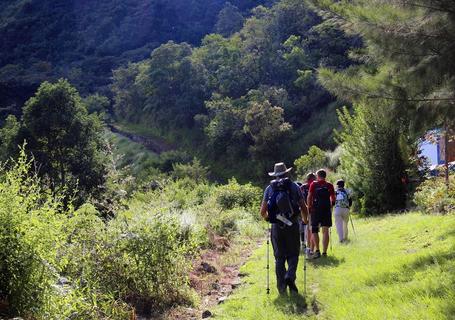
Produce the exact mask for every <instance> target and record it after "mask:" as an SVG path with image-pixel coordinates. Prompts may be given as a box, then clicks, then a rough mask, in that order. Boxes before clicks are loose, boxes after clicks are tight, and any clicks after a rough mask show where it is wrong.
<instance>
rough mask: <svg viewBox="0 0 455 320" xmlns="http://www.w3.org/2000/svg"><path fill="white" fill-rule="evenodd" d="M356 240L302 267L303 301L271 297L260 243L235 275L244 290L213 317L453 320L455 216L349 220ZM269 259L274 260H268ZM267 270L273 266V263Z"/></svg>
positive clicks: (299, 278)
mask: <svg viewBox="0 0 455 320" xmlns="http://www.w3.org/2000/svg"><path fill="white" fill-rule="evenodd" d="M354 223H355V228H356V232H357V235H356V236H354V237H353V239H352V240H351V242H350V243H349V244H347V245H340V244H335V243H334V245H333V250H332V251H330V250H329V255H328V257H327V258H325V259H324V258H321V259H319V260H315V261H313V262H308V271H307V277H308V278H307V285H308V289H307V291H308V293H307V297H306V298H305V297H304V296H303V291H304V290H303V288H304V283H303V256H301V260H300V264H299V271H298V275H297V286H298V287H299V290H300V293H299V294H298V295H296V296H293V297H289V296H282V297H279V296H278V292H277V291H276V289H275V282H274V281H275V280H274V279H275V277H274V274H273V272H274V270H273V266H272V270H271V277H270V279H271V282H272V283H271V288H272V290H271V294H270V295H269V296H268V295H266V245H265V244H264V245H263V246H262V247H261V248H260V249H258V250H257V251H256V252H255V253H254V254H253V256H252V257H251V259H250V260H249V261H248V263H247V264H246V265H245V266H244V267H243V269H241V272H242V273H244V274H246V277H245V278H244V279H243V285H242V286H241V287H240V289H238V290H237V291H236V292H235V293H234V294H233V295H232V296H230V297H229V299H228V300H227V301H226V302H225V303H224V304H221V305H220V306H219V307H218V308H217V309H216V310H215V312H214V313H215V318H216V319H287V320H291V319H302V317H308V318H310V319H455V306H454V304H453V301H454V300H455V293H454V290H453V288H454V286H455V277H454V274H455V260H454V258H455V252H454V249H455V216H454V215H449V216H428V215H423V214H421V213H409V214H403V215H398V216H385V217H381V218H369V219H356V220H354ZM271 261H273V258H272V257H271ZM272 265H273V263H272Z"/></svg>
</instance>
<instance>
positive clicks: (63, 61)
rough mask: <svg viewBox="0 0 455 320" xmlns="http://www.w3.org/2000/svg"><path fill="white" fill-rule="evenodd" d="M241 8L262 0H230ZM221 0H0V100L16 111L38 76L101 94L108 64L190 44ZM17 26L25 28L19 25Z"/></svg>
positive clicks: (205, 29)
mask: <svg viewBox="0 0 455 320" xmlns="http://www.w3.org/2000/svg"><path fill="white" fill-rule="evenodd" d="M230 2H231V3H232V5H233V6H236V7H237V8H239V10H240V12H241V13H242V15H248V14H249V11H250V9H251V8H253V7H254V6H256V5H259V4H262V3H265V2H271V1H265V0H248V1H245V0H231V1H230ZM226 3H227V1H226V0H213V1H210V2H209V3H207V1H205V0H183V1H181V0H167V1H162V0H150V1H147V2H144V1H142V0H125V1H120V0H115V1H106V0H102V1H90V2H84V3H76V4H75V3H73V1H70V0H62V1H60V2H59V4H58V5H55V2H54V1H51V0H43V1H41V2H40V3H39V4H38V3H34V2H30V1H28V2H27V1H22V0H14V1H2V2H0V20H1V21H2V23H1V25H0V34H2V39H3V40H4V41H2V42H1V43H0V80H1V81H0V84H1V85H0V95H1V96H2V99H1V103H0V107H2V108H4V107H5V108H6V107H8V108H11V109H12V111H13V112H14V113H16V114H17V112H18V111H19V110H18V108H20V106H21V105H22V104H23V102H24V101H26V100H27V99H28V98H29V97H30V95H32V94H33V92H34V91H35V90H36V88H37V87H38V85H39V83H41V82H42V81H54V80H56V79H58V78H60V77H65V78H68V79H69V80H70V81H71V83H73V84H75V85H76V86H77V88H78V89H79V90H81V92H82V93H83V94H84V95H87V94H90V93H93V92H94V91H101V92H102V94H103V95H106V94H108V93H109V87H108V86H109V83H110V76H111V72H112V70H113V69H117V68H118V67H120V66H122V65H124V64H126V63H128V62H137V61H140V60H143V59H145V58H147V56H149V54H150V52H151V50H153V49H154V48H157V47H158V46H160V45H161V44H162V43H166V42H168V41H170V40H173V41H176V42H188V43H191V44H194V45H195V44H198V43H200V40H201V39H202V38H203V37H204V36H205V35H206V34H208V33H210V32H212V30H213V29H214V26H215V24H216V22H217V19H218V15H219V14H220V11H221V10H222V9H223V8H224V7H225V5H226ZM24 30H28V31H27V32H24Z"/></svg>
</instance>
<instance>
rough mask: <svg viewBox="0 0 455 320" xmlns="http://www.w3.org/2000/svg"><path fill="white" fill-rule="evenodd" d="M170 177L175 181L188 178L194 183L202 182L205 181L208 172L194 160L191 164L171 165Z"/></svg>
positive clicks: (199, 162)
mask: <svg viewBox="0 0 455 320" xmlns="http://www.w3.org/2000/svg"><path fill="white" fill-rule="evenodd" d="M172 168H173V172H172V175H173V176H174V177H175V178H177V179H182V178H190V179H192V180H194V181H196V182H198V183H199V182H204V181H206V180H207V176H208V174H209V170H208V168H207V167H204V166H203V165H202V164H201V161H199V160H198V159H197V158H194V159H193V161H192V162H191V163H188V164H184V163H174V164H173V165H172Z"/></svg>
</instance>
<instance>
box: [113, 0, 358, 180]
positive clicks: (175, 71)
mask: <svg viewBox="0 0 455 320" xmlns="http://www.w3.org/2000/svg"><path fill="white" fill-rule="evenodd" d="M229 8H230V9H229ZM225 9H226V10H223V12H222V13H223V15H221V13H220V17H221V16H224V15H228V11H229V12H231V13H232V11H233V10H234V8H233V7H232V6H231V5H229V4H226V8H225ZM234 11H235V10H234ZM231 22H233V21H231ZM358 42H359V41H358V39H356V38H350V37H347V36H346V35H344V33H343V32H342V31H341V30H340V29H339V28H338V27H337V26H336V25H334V24H332V23H331V22H330V21H325V22H323V21H322V19H321V18H320V17H318V16H317V14H316V13H315V12H314V11H313V10H311V9H310V8H309V7H308V6H307V5H306V4H305V3H304V2H302V1H297V0H281V1H279V2H277V3H276V4H275V5H274V6H272V7H271V8H266V7H262V6H260V7H258V8H256V9H255V10H254V11H253V14H252V16H251V17H249V18H247V19H246V20H245V22H244V25H243V27H242V28H241V29H240V30H239V31H238V32H235V33H234V34H232V35H230V36H229V37H227V38H225V37H223V36H222V35H219V34H212V35H208V36H206V37H205V38H204V39H203V40H202V44H201V45H200V46H199V47H197V48H192V47H191V46H189V45H188V44H185V43H182V44H176V43H173V42H169V43H166V44H164V45H162V46H161V47H159V48H157V49H155V50H154V51H153V52H152V55H151V57H150V58H149V59H146V60H144V61H142V62H140V63H137V64H130V65H129V66H128V67H126V68H121V69H118V70H116V71H114V83H113V86H112V88H113V93H114V100H115V112H116V115H117V117H118V118H119V119H120V120H127V121H129V122H131V123H139V124H142V125H150V124H152V125H153V126H154V127H156V128H161V129H160V130H159V131H161V132H168V131H183V130H185V129H187V128H189V129H193V131H196V130H197V129H200V130H201V131H203V133H204V134H205V136H202V137H199V136H198V139H193V136H191V137H188V136H185V135H183V137H182V139H176V140H174V141H172V142H174V143H175V144H177V145H179V144H185V145H189V148H191V149H192V151H193V152H195V154H197V155H198V157H200V158H201V160H202V161H203V162H205V163H213V162H217V163H220V166H224V167H229V168H234V169H235V170H234V171H237V172H241V171H242V166H244V165H245V164H244V163H243V162H239V161H238V158H239V157H245V156H246V155H247V154H249V156H250V157H251V158H252V159H253V161H252V162H251V164H250V166H249V167H250V168H249V169H250V170H246V174H247V176H246V177H245V178H247V179H252V178H253V179H257V178H258V177H262V176H263V173H264V172H265V167H266V166H269V165H270V163H273V162H277V161H279V160H280V161H287V162H290V161H293V160H294V159H295V157H297V156H298V155H300V154H301V150H299V149H298V147H296V145H298V146H300V144H299V141H304V143H302V145H303V146H302V147H303V149H304V150H305V149H306V148H308V147H309V146H310V145H312V144H315V143H316V142H319V141H316V140H321V139H320V137H319V136H320V133H321V131H320V130H319V126H321V127H322V128H323V130H324V132H323V134H326V133H327V135H329V136H331V135H332V125H335V126H338V123H337V120H336V117H328V119H329V120H330V121H329V122H328V124H327V125H325V122H326V119H325V118H324V117H323V116H322V119H321V121H322V123H321V124H318V126H314V128H313V131H314V133H313V134H312V135H311V136H309V137H310V138H306V134H304V131H305V130H303V129H305V127H308V126H310V125H311V124H310V123H309V119H311V117H312V116H313V115H314V114H316V113H320V114H322V115H324V114H325V113H326V110H328V109H327V106H328V105H330V104H331V103H332V102H333V101H334V99H333V97H332V96H330V94H329V93H328V92H327V91H326V90H325V89H324V88H322V87H321V86H319V85H318V84H317V77H316V76H315V73H314V70H315V68H316V67H318V66H321V65H322V66H327V67H332V68H335V69H343V68H346V67H347V66H349V65H350V63H351V60H350V59H349V58H348V55H347V52H348V50H349V48H351V47H356V46H358ZM327 43H330V44H327ZM332 51H333V52H335V54H334V55H333V57H332V58H328V56H330V55H331V52H332ZM332 119H335V121H334V122H333V123H332ZM194 124H197V127H194ZM327 127H329V128H330V129H329V130H327ZM296 132H298V133H299V134H296ZM201 133H202V132H201ZM313 139H314V141H313ZM181 140H184V142H183V141H181ZM189 140H191V141H189ZM323 140H324V141H323V143H322V144H320V145H321V146H322V145H324V147H330V148H334V147H335V145H334V143H333V141H332V140H331V139H330V138H328V139H327V138H325V139H323ZM206 143H208V144H209V145H210V146H211V147H213V150H210V152H207V151H206V150H201V149H202V148H200V146H201V145H205V144H206ZM318 144H319V143H318ZM277 147H279V150H280V152H270V149H276V148H277ZM247 165H248V164H247ZM223 173H224V172H220V171H219V170H217V171H216V174H220V175H221V174H223ZM220 178H227V177H226V176H221V177H220ZM239 178H240V177H239Z"/></svg>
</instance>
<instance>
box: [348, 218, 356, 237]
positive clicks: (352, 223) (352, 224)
mask: <svg viewBox="0 0 455 320" xmlns="http://www.w3.org/2000/svg"><path fill="white" fill-rule="evenodd" d="M349 220H351V226H352V231H353V232H354V236H355V237H356V238H357V234H356V232H355V229H354V222H353V221H352V217H351V215H349Z"/></svg>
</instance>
